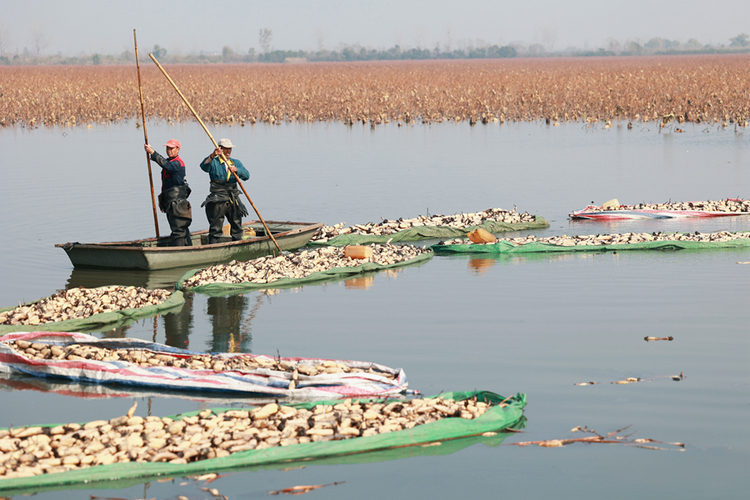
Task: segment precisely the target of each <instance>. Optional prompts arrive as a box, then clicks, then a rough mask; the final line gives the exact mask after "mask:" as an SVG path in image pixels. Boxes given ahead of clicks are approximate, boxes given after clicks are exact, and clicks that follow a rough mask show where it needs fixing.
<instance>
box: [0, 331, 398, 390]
mask: <svg viewBox="0 0 750 500" xmlns="http://www.w3.org/2000/svg"><path fill="white" fill-rule="evenodd" d="M5 344H6V345H8V346H10V347H12V348H13V349H15V350H16V351H18V352H19V353H21V354H22V355H24V356H26V357H28V358H33V359H48V360H69V361H81V360H87V359H90V360H97V361H127V362H129V363H134V364H136V365H140V366H145V367H156V366H171V367H175V368H186V369H191V370H214V371H228V370H232V371H234V370H258V369H267V370H273V371H282V372H290V373H292V374H293V375H292V380H295V381H296V380H297V377H298V375H299V374H301V375H304V376H309V377H313V376H316V375H321V374H325V373H362V372H367V373H377V374H378V375H382V376H385V377H388V378H390V379H394V378H396V373H389V372H386V371H381V370H378V369H377V366H376V365H374V364H373V365H371V366H370V367H369V369H368V370H365V369H362V368H354V367H350V366H346V365H345V364H341V363H336V362H335V361H333V360H326V361H322V362H319V363H317V364H316V363H313V362H312V361H305V360H300V361H291V360H282V359H275V358H269V357H267V356H254V355H231V356H229V355H216V354H191V355H188V354H174V355H173V354H170V353H164V352H162V353H156V352H153V351H150V350H147V349H109V348H106V347H100V346H95V345H82V344H68V345H57V344H48V343H43V342H30V341H27V340H15V341H13V340H11V341H7V342H5Z"/></svg>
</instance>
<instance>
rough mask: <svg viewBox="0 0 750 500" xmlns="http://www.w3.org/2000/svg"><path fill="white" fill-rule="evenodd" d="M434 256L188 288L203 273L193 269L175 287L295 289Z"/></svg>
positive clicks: (225, 291) (234, 290)
mask: <svg viewBox="0 0 750 500" xmlns="http://www.w3.org/2000/svg"><path fill="white" fill-rule="evenodd" d="M433 255H434V254H433V253H432V252H427V253H423V254H421V255H418V256H416V257H414V258H413V259H409V260H405V261H402V262H397V263H395V264H389V265H383V264H376V263H374V262H366V263H364V264H360V265H358V266H353V267H334V268H332V269H329V270H327V271H318V272H316V273H312V274H310V275H308V276H306V277H304V278H281V279H279V280H276V281H272V282H270V283H250V282H245V283H209V284H207V285H201V286H195V287H186V286H185V281H187V280H188V279H190V278H192V277H193V276H194V275H195V274H196V273H198V272H199V271H201V269H193V270H192V271H188V272H187V273H185V274H184V275H183V276H182V278H180V279H179V281H178V282H177V284H176V285H175V287H176V288H177V289H178V290H188V291H190V292H197V293H202V294H206V295H226V294H228V293H239V292H246V291H251V290H258V289H261V288H293V287H297V286H300V285H307V284H309V283H316V282H321V281H332V280H341V279H346V278H350V277H352V276H358V275H361V274H365V273H373V272H377V271H383V270H385V269H394V268H397V267H406V266H412V265H418V264H423V263H425V262H427V261H428V260H430V259H431V258H432V256H433Z"/></svg>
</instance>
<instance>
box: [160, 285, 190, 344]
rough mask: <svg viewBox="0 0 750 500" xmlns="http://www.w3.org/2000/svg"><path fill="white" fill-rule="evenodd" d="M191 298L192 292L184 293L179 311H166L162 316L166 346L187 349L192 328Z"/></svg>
mask: <svg viewBox="0 0 750 500" xmlns="http://www.w3.org/2000/svg"><path fill="white" fill-rule="evenodd" d="M193 298H194V295H193V294H192V293H186V294H185V305H183V306H182V309H180V311H179V312H175V313H168V314H165V315H164V316H163V318H164V333H165V335H166V337H167V340H166V341H165V342H164V343H165V344H167V345H168V346H172V347H179V348H181V349H187V348H188V346H189V344H190V333H191V331H192V330H193Z"/></svg>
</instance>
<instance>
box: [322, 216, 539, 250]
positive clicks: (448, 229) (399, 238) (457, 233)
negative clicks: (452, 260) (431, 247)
mask: <svg viewBox="0 0 750 500" xmlns="http://www.w3.org/2000/svg"><path fill="white" fill-rule="evenodd" d="M548 227H549V222H547V221H546V220H545V219H544V218H542V217H538V216H537V217H536V221H535V222H519V223H518V224H508V223H506V222H496V221H485V222H483V223H482V224H481V225H479V226H467V227H464V228H457V227H452V226H417V227H411V228H409V229H404V230H402V231H399V232H397V233H394V234H382V235H377V234H372V235H370V234H340V235H338V236H335V237H333V238H331V239H330V240H328V241H311V242H309V243H308V244H307V246H310V247H321V246H336V247H343V246H346V245H369V244H370V243H387V242H388V241H389V240H390V242H391V243H399V242H405V241H419V240H429V239H449V238H463V237H465V236H466V235H467V234H469V233H470V232H471V231H473V230H475V229H477V228H482V229H484V230H486V231H489V232H490V233H503V232H508V231H526V230H529V229H546V228H548Z"/></svg>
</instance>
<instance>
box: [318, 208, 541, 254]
mask: <svg viewBox="0 0 750 500" xmlns="http://www.w3.org/2000/svg"><path fill="white" fill-rule="evenodd" d="M344 226H345V223H343V222H342V223H339V224H334V225H333V226H325V227H323V228H321V229H319V230H318V231H317V232H316V233H315V234H314V235H313V237H312V240H311V241H310V242H309V243H308V246H311V247H315V246H327V245H330V246H345V245H366V244H369V243H386V242H388V241H390V242H391V243H396V242H404V241H418V240H427V239H441V238H442V239H445V238H459V237H462V236H465V235H466V234H468V233H469V232H471V231H472V230H474V229H476V228H478V227H481V228H482V229H484V230H486V231H489V232H490V233H500V232H507V231H522V230H528V229H545V228H548V227H549V222H547V221H546V220H544V219H543V218H542V217H538V216H536V215H530V214H529V213H527V212H523V213H518V212H516V209H515V208H514V209H513V210H504V209H502V208H488V209H487V210H483V211H481V212H476V213H469V214H464V213H461V214H454V215H433V216H431V217H427V216H424V215H420V216H418V217H415V218H413V219H403V218H401V219H397V220H388V219H383V221H382V222H378V223H373V222H368V223H367V224H356V225H354V226H351V227H344Z"/></svg>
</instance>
